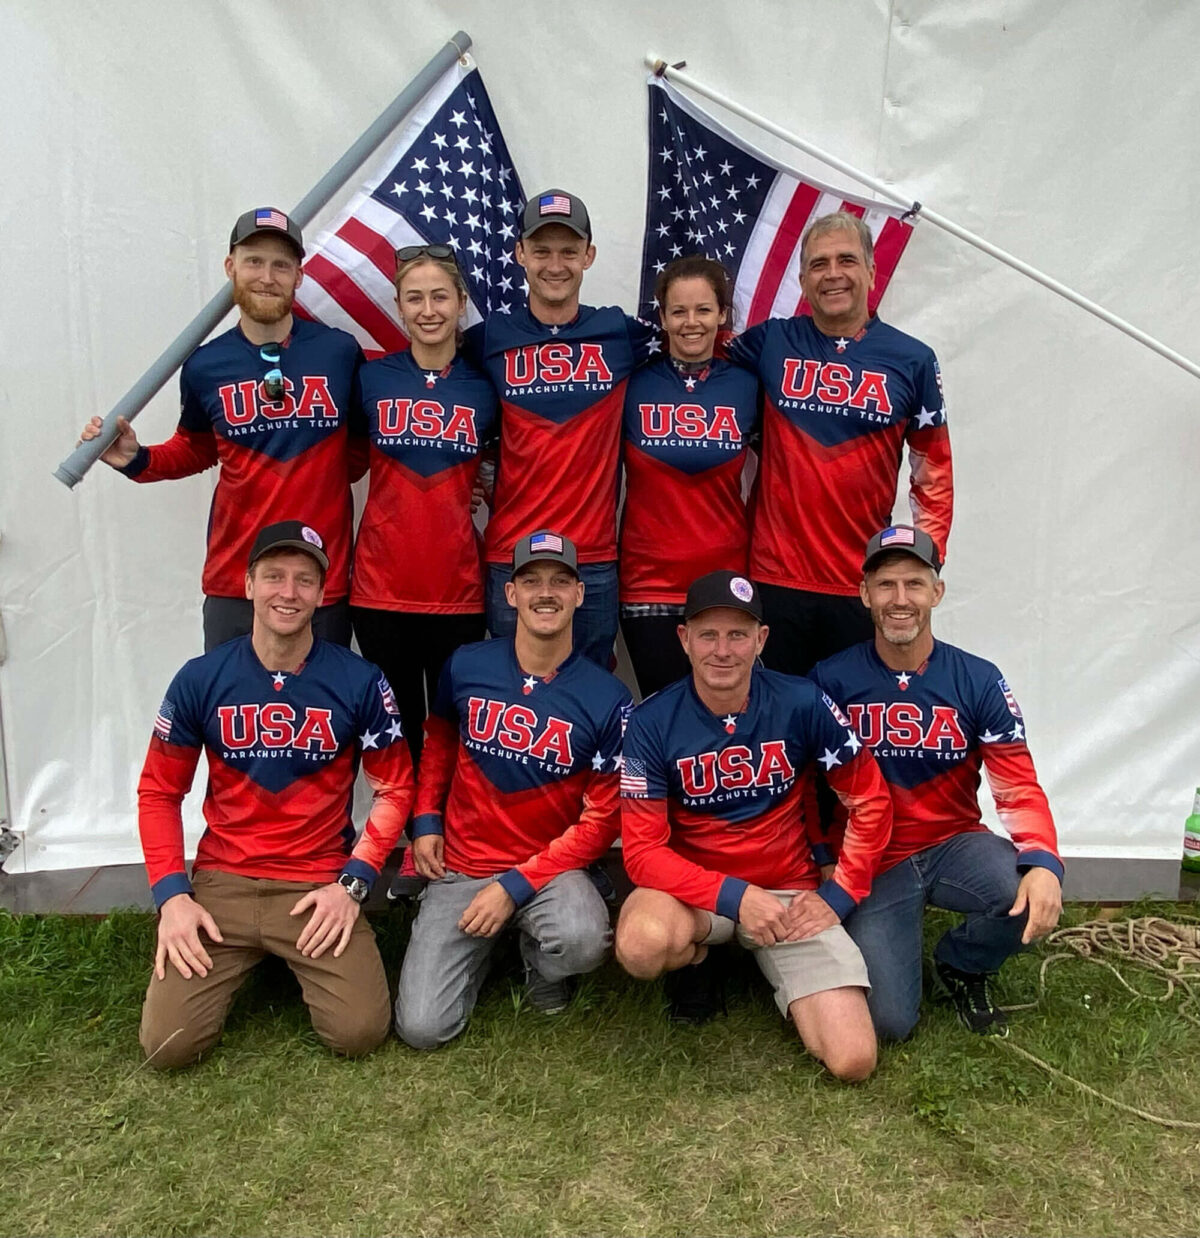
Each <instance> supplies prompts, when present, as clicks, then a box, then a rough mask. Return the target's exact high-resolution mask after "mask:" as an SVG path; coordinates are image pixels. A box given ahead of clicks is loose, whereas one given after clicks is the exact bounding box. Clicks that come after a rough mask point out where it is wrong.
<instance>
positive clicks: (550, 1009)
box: [525, 967, 571, 1014]
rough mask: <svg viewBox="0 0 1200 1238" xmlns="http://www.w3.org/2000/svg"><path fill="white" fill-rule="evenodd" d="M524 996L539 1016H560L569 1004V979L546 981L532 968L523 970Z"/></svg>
mask: <svg viewBox="0 0 1200 1238" xmlns="http://www.w3.org/2000/svg"><path fill="white" fill-rule="evenodd" d="M525 996H526V997H527V998H528V999H529V1004H530V1005H531V1006H532V1007H533V1008H534V1010H536V1011H537V1012H538V1013H539V1014H562V1012H563V1011H564V1010H566V1008H567V1007H568V1006H569V1005H570V1004H571V983H570V980H569V979H564V980H547V979H546V977H545V976H543V975H542V973H541V972H540V971H536V970H535V969H534V968H532V967H527V968H526V969H525Z"/></svg>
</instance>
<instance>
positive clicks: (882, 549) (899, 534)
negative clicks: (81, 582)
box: [862, 524, 942, 573]
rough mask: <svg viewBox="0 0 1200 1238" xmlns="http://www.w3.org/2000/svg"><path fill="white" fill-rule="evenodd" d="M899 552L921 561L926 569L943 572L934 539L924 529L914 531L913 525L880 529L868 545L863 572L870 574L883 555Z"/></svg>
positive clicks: (896, 525) (898, 525)
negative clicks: (873, 565)
mask: <svg viewBox="0 0 1200 1238" xmlns="http://www.w3.org/2000/svg"><path fill="white" fill-rule="evenodd" d="M893 550H899V551H901V552H902V553H904V554H906V555H912V557H913V558H914V559H920V560H921V562H922V563H924V564H925V566H926V567H931V568H933V570H934V571H935V572H939V573H940V572H941V570H942V558H941V555H939V554H938V549H937V547H936V546H935V545H934V544H933V538H932V537H930V536H929V534H928V533H926V532H925V531H924V530H922V529H914V528H913V526H912V525H911V524H893V525H890V526H889V527H888V528H886V529H880V530H879V532H878V533H876V534H875V536H874V537H873V538H871V540H870V541H869V542H868V543H867V553H866V556H865V557H864V558H863V565H862V570H863V571H864V572H869V571H870V570H871V565H872V564H873V563H874V562H875V560H876V559H878V558H879V557H880V556H881V555H886V554H890V553H891V552H892V551H893Z"/></svg>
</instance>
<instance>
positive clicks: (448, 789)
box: [413, 640, 630, 907]
mask: <svg viewBox="0 0 1200 1238" xmlns="http://www.w3.org/2000/svg"><path fill="white" fill-rule="evenodd" d="M629 706H630V695H629V689H628V688H626V687H625V685H624V684H623V683H621V681H620V680H619V679H617V678H616V677H615V676H613V675H610V674H609V673H608V672H607V671H605V670H601V669H600V667H598V666H596V665H595V664H594V663H593V662H590V661H589V660H588V659H587V658H585V657H584V656H583V655H582V654H581V653H579V652H574V653H572V654H571V656H570V657H569V658H567V660H566V661H565V662H563V663H562V665H560V666H559V668H558V669H557V670H556V671H555V672H554V674H552V675H550V676H548V677H547V678H544V679H542V678H538V677H537V676H536V675H528V674H526V673H525V672H524V671H522V670H521V667H520V665H519V664H518V662H517V656H516V651H515V648H514V644H513V641H512V640H490V641H482V642H480V643H479V644H474V645H463V646H462V647H461V648H459V649H457V650H455V652H454V653H453V655H452V656H451V657H450V659H449V661H447V663H446V665H445V666H444V667H443V669H442V676H441V681H440V683H439V685H438V691H437V698H436V700H435V701H434V704H433V709H432V710H431V711H430V714H429V717H428V718H427V719H426V721H425V749H424V752H423V754H422V756H421V769H420V780H419V784H418V788H417V805H416V810H415V816H414V819H413V836H414V837H419V836H420V835H422V834H444V835H445V862H446V867H447V868H450V869H453V870H455V871H456V872H460V873H466V874H467V876H469V877H492V876H498V880H499V881H500V884H501V885H502V886H503V887H504V888H505V890H507V891H508V893H509V894H510V895H511V896H512V899H513V901H514V902H515V903H516V904H517V906H518V907H519V906H521V905H522V904H524V903H527V902H528V901H529V900H530V899H531V898H532V897H533V896H534V894H536V893H537V891H538V890H540V889H541V888H542V887H543V886H544V885H545V884H546V883H547V882H548V881H550V880H551V879H552V878H553V877H557V876H558V874H559V873H564V872H566V871H567V870H568V869H572V868H585V867H586V866H587V865H588V864H591V863H592V862H593V861H595V860H597V859H599V858H600V857H601V856H602V855H604V853H605V852H606V851H607V850H608V849H609V847H611V846H612V845H613V843H614V842H615V840H616V837H617V834H618V832H619V829H620V818H619V811H618V775H617V770H618V766H619V764H620V757H621V732H622V729H623V724H624V721H625V718H626V715H627V713H628V710H629Z"/></svg>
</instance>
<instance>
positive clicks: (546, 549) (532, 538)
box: [509, 529, 579, 580]
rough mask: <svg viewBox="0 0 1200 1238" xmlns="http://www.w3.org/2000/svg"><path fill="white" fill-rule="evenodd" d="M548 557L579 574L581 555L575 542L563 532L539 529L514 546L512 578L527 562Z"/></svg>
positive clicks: (539, 560) (538, 561)
mask: <svg viewBox="0 0 1200 1238" xmlns="http://www.w3.org/2000/svg"><path fill="white" fill-rule="evenodd" d="M544 559H548V560H549V561H550V562H551V563H561V564H562V565H563V567H569V568H570V569H571V571H573V572H574V573H575V575H576V576H578V575H579V556H578V555H577V554H576V553H575V543H574V542H573V541H571V539H570V538H569V537H564V536H563V535H562V534H561V533H554V532H552V531H551V530H550V529H539V530H538V531H537V532H536V533H530V535H529V536H528V537H523V538H521V540H520V541H519V542H518V543H517V544H516V546H515V547H513V558H512V573H511V575H510V577H509V579H510V580H511V579H512V577H513V576H515V575H516V574H517V573H518V572H519V571H520V570H521V569H522V568H523V567H524V566H525V565H526V564H527V563H540V562H542V560H544Z"/></svg>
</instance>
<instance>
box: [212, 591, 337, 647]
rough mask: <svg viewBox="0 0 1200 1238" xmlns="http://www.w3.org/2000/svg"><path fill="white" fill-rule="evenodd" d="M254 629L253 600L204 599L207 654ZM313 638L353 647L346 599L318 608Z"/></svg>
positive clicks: (314, 619) (314, 621)
mask: <svg viewBox="0 0 1200 1238" xmlns="http://www.w3.org/2000/svg"><path fill="white" fill-rule="evenodd" d="M253 626H254V603H253V602H251V601H250V599H249V598H213V597H210V598H205V599H204V652H205V653H210V652H211V651H212V650H214V649H215V648H216V647H217V646H218V645H223V644H224V643H225V642H226V641H229V640H233V638H234V637H235V636H249V635H250V629H251V628H252V627H253ZM313 635H314V636H319V637H320V638H321V639H322V640H327V641H332V642H333V643H334V644H335V645H345V646H346V648H347V649H349V648H350V603H349V602H348V601H347V600H346V599H345V598H343V599H342V600H341V601H340V602H331V603H330V604H329V605H328V606H318V607H317V611H316V614H314V615H313Z"/></svg>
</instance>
